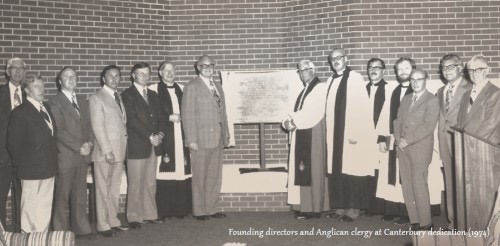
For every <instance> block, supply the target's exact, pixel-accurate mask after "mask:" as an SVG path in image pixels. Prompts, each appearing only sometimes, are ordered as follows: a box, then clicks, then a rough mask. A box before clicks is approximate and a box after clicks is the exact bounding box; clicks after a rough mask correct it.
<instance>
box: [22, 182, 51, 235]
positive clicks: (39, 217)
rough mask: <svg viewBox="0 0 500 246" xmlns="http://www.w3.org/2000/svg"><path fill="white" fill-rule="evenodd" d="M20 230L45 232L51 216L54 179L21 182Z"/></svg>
mask: <svg viewBox="0 0 500 246" xmlns="http://www.w3.org/2000/svg"><path fill="white" fill-rule="evenodd" d="M21 186H22V189H23V192H22V194H21V229H22V230H23V231H25V232H27V233H30V232H47V231H48V230H49V225H50V217H51V215H52V199H53V197H54V177H52V178H48V179H41V180H27V179H23V180H21Z"/></svg>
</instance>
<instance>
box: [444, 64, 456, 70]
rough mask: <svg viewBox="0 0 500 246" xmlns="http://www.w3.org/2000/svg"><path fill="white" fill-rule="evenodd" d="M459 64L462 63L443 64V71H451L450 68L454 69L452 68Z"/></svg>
mask: <svg viewBox="0 0 500 246" xmlns="http://www.w3.org/2000/svg"><path fill="white" fill-rule="evenodd" d="M458 66H460V65H458V64H450V65H448V66H441V69H442V70H443V71H450V70H452V69H454V68H456V67H458Z"/></svg>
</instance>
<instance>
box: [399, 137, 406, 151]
mask: <svg viewBox="0 0 500 246" xmlns="http://www.w3.org/2000/svg"><path fill="white" fill-rule="evenodd" d="M406 146H408V143H407V142H406V139H404V138H402V139H400V140H399V142H398V147H399V148H400V149H404V148H406Z"/></svg>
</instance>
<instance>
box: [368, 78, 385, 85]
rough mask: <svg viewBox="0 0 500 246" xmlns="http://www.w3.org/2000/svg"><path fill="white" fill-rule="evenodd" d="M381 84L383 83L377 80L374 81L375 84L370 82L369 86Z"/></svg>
mask: <svg viewBox="0 0 500 246" xmlns="http://www.w3.org/2000/svg"><path fill="white" fill-rule="evenodd" d="M381 84H383V83H382V79H379V80H377V81H375V82H373V81H371V82H370V85H371V86H379V85H381Z"/></svg>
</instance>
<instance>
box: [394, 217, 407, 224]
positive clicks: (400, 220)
mask: <svg viewBox="0 0 500 246" xmlns="http://www.w3.org/2000/svg"><path fill="white" fill-rule="evenodd" d="M394 224H395V225H409V224H410V218H408V217H400V218H399V219H398V220H396V221H394Z"/></svg>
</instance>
